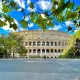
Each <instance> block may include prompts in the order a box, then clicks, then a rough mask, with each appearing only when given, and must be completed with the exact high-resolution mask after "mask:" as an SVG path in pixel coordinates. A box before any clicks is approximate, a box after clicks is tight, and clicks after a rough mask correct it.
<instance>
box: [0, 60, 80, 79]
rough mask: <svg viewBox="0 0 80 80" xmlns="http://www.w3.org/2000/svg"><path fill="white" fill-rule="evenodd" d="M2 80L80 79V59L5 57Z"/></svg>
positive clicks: (0, 66) (1, 64) (0, 68)
mask: <svg viewBox="0 0 80 80" xmlns="http://www.w3.org/2000/svg"><path fill="white" fill-rule="evenodd" d="M0 80H80V60H79V59H75V60H74V59H71V60H70V59H48V60H47V59H46V60H44V59H7V60H5V59H3V60H0Z"/></svg>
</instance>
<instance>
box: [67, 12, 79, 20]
mask: <svg viewBox="0 0 80 80" xmlns="http://www.w3.org/2000/svg"><path fill="white" fill-rule="evenodd" d="M77 16H78V14H77V12H72V11H67V12H66V19H67V20H72V19H74V18H76V17H77Z"/></svg>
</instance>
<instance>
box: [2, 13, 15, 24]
mask: <svg viewBox="0 0 80 80" xmlns="http://www.w3.org/2000/svg"><path fill="white" fill-rule="evenodd" d="M2 16H3V17H4V18H5V19H6V21H8V22H9V23H10V22H13V21H14V19H13V18H11V17H10V16H7V15H6V14H2Z"/></svg>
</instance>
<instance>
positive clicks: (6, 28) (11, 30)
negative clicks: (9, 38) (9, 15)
mask: <svg viewBox="0 0 80 80" xmlns="http://www.w3.org/2000/svg"><path fill="white" fill-rule="evenodd" d="M14 22H15V23H16V24H17V25H18V22H17V21H16V20H14ZM6 24H7V25H5V26H3V27H1V28H2V29H4V30H6V31H9V32H16V31H17V30H18V29H17V30H16V31H15V30H14V29H13V28H9V26H10V24H9V22H8V21H7V22H6Z"/></svg>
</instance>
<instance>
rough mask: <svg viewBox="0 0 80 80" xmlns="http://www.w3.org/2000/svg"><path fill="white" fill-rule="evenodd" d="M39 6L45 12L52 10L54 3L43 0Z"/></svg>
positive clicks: (39, 2)
mask: <svg viewBox="0 0 80 80" xmlns="http://www.w3.org/2000/svg"><path fill="white" fill-rule="evenodd" d="M37 4H38V6H39V7H40V8H41V9H43V10H48V9H51V7H52V3H51V2H50V1H44V0H41V1H38V2H37Z"/></svg>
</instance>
